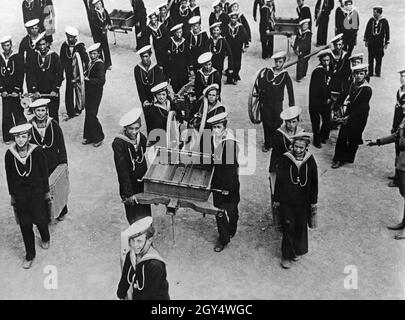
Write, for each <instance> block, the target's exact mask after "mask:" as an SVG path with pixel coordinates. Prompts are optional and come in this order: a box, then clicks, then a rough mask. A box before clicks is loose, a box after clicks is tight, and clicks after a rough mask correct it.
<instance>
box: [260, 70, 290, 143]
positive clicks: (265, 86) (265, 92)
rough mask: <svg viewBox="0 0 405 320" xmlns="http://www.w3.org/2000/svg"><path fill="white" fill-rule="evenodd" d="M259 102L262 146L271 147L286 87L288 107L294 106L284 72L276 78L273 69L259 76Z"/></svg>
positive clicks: (286, 73) (288, 81)
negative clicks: (262, 133) (262, 136)
mask: <svg viewBox="0 0 405 320" xmlns="http://www.w3.org/2000/svg"><path fill="white" fill-rule="evenodd" d="M258 84H259V101H260V104H261V109H260V113H261V117H262V122H263V130H264V146H265V148H266V149H270V147H271V139H272V136H273V135H274V133H275V131H276V130H277V129H278V128H279V127H280V125H281V124H282V123H283V121H282V120H281V118H280V113H281V112H282V111H283V100H284V90H285V88H286V87H287V93H288V105H289V106H290V107H291V106H293V105H295V100H294V89H293V85H292V81H291V78H290V76H289V74H288V72H287V71H286V70H283V71H281V72H280V73H279V74H277V75H276V76H275V75H274V70H273V68H266V69H264V70H263V71H262V72H261V74H260V75H259V80H258Z"/></svg>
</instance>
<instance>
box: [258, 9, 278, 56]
mask: <svg viewBox="0 0 405 320" xmlns="http://www.w3.org/2000/svg"><path fill="white" fill-rule="evenodd" d="M274 15H275V9H274V6H272V7H268V6H267V5H264V6H262V8H261V9H260V24H259V31H260V41H261V43H262V58H263V59H266V58H270V57H271V56H272V55H273V50H274V36H273V35H272V34H270V35H268V34H267V32H271V31H274V24H275V21H274V18H275V16H274Z"/></svg>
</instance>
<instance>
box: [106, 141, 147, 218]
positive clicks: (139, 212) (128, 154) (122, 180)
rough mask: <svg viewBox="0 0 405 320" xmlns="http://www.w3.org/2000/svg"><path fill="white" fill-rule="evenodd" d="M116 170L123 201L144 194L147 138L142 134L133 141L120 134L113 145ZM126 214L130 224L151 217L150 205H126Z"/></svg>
mask: <svg viewBox="0 0 405 320" xmlns="http://www.w3.org/2000/svg"><path fill="white" fill-rule="evenodd" d="M112 149H113V151H114V162H115V168H116V170H117V174H118V182H119V185H120V188H119V189H120V196H121V199H122V201H125V200H126V199H128V198H130V197H131V196H133V195H135V194H138V193H142V192H143V182H139V181H138V179H142V178H143V176H144V175H145V173H146V171H147V170H148V167H147V163H146V157H145V153H146V138H145V136H144V135H143V134H142V133H139V134H138V139H137V140H136V141H132V140H131V139H129V138H128V137H127V136H126V135H125V134H124V133H120V134H118V135H117V136H116V137H115V139H114V141H113V143H112ZM125 213H126V216H127V220H128V223H129V224H132V223H134V222H135V221H137V220H139V219H142V218H144V217H146V216H150V215H151V208H150V205H143V204H131V205H129V204H125Z"/></svg>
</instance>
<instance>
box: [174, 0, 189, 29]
mask: <svg viewBox="0 0 405 320" xmlns="http://www.w3.org/2000/svg"><path fill="white" fill-rule="evenodd" d="M171 16H172V18H173V21H174V24H175V25H178V24H182V28H183V34H188V32H189V31H190V25H189V24H188V21H189V20H190V19H191V18H192V17H193V12H192V11H191V10H190V8H189V5H188V0H180V6H179V9H178V10H177V11H176V13H174V14H173V13H171Z"/></svg>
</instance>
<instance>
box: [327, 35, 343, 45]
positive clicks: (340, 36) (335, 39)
mask: <svg viewBox="0 0 405 320" xmlns="http://www.w3.org/2000/svg"><path fill="white" fill-rule="evenodd" d="M342 39H343V33H339V34H338V35H337V36H335V37H334V38H333V39H332V40H331V41H330V42H331V43H335V42H338V41H339V40H342Z"/></svg>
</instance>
